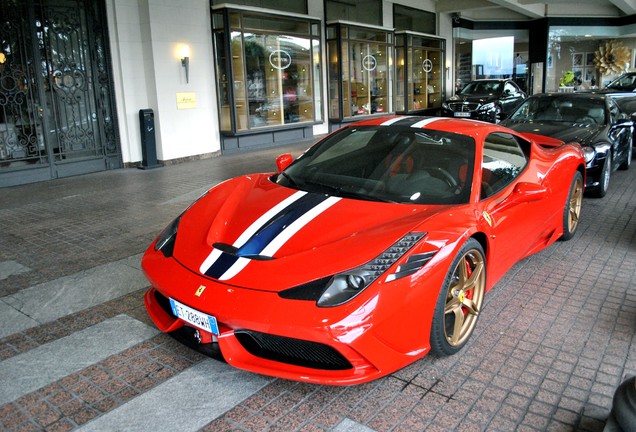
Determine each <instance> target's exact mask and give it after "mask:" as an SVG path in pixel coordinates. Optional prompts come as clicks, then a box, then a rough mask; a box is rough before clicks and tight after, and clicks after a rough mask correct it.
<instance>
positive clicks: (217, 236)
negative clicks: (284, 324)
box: [173, 174, 449, 291]
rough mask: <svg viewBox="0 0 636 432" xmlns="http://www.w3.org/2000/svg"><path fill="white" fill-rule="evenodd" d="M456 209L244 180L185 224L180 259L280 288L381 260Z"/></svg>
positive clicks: (199, 207)
mask: <svg viewBox="0 0 636 432" xmlns="http://www.w3.org/2000/svg"><path fill="white" fill-rule="evenodd" d="M448 208H449V206H424V205H408V204H392V203H380V202H371V201H361V200H354V199H348V198H339V197H330V196H326V195H323V194H315V193H308V192H301V191H298V190H295V189H290V188H286V187H282V186H279V185H277V184H275V183H273V182H272V181H270V180H269V176H267V175H260V174H259V175H254V176H244V177H238V178H236V179H233V180H230V181H228V182H225V183H223V184H221V185H219V186H217V187H215V188H213V189H212V190H210V191H209V192H208V194H207V195H206V196H204V197H203V198H201V199H200V200H199V201H198V202H196V203H195V204H194V205H193V206H191V207H190V209H189V210H188V211H186V212H185V213H184V214H183V216H182V218H181V221H180V224H179V229H178V233H177V240H176V244H175V249H174V254H173V256H174V258H175V259H176V260H177V261H179V262H180V263H181V264H182V265H184V266H186V267H187V268H188V269H190V270H191V271H193V272H196V273H199V274H205V275H206V276H208V277H210V278H212V279H217V280H220V281H222V282H224V283H226V284H229V285H234V286H239V287H244V288H253V289H260V290H268V291H278V290H281V289H286V288H290V287H293V286H296V285H299V284H302V283H306V282H309V281H313V280H316V279H320V278H323V277H327V276H331V275H333V274H335V273H338V272H341V271H344V270H349V269H351V268H354V267H357V266H359V265H361V264H364V263H366V262H368V261H371V260H372V259H374V258H376V257H377V256H378V255H380V254H381V253H382V252H384V251H385V250H386V249H387V248H389V247H390V246H391V245H392V244H393V243H395V242H396V241H397V240H399V239H401V238H402V237H403V236H404V235H405V234H407V233H409V232H413V231H422V230H423V228H422V222H423V221H426V220H428V219H430V218H431V217H433V216H434V215H438V214H439V212H440V211H443V210H444V209H448Z"/></svg>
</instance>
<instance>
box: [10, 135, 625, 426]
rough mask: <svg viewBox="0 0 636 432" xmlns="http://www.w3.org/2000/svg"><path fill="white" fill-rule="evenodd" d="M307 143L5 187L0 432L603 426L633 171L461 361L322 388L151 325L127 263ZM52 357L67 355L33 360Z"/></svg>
mask: <svg viewBox="0 0 636 432" xmlns="http://www.w3.org/2000/svg"><path fill="white" fill-rule="evenodd" d="M305 147H306V145H299V146H292V147H288V148H284V149H271V150H264V151H256V152H251V153H245V154H241V155H229V156H222V157H218V158H214V159H208V160H202V161H195V162H188V163H184V164H181V165H173V166H168V167H163V168H159V169H156V170H149V171H142V170H135V169H128V170H117V171H110V172H104V173H97V174H90V175H85V176H80V177H74V178H69V179H61V180H56V181H51V182H46V183H39V184H34V185H26V186H19V187H14V188H8V189H1V190H0V223H1V225H2V234H1V235H0V324H1V327H2V329H0V430H3V431H4V430H6V431H14V430H72V429H86V430H148V429H149V428H151V429H158V430H175V429H178V430H185V431H190V430H193V431H194V430H206V431H215V432H216V431H226V430H227V431H336V432H345V431H351V432H353V431H357V432H365V431H437V430H439V431H448V430H463V431H512V430H516V431H545V430H548V431H572V430H582V431H601V430H602V429H603V427H604V424H605V420H606V418H607V416H608V414H609V409H610V407H611V400H612V395H613V392H614V390H615V388H616V387H617V386H618V384H619V383H620V382H621V381H622V380H623V379H624V378H625V377H626V376H629V375H635V374H636V340H635V333H636V332H635V330H636V289H635V282H634V281H635V280H636V241H635V236H636V169H632V170H630V171H626V172H624V171H619V172H616V173H614V175H613V177H612V181H611V185H610V190H609V193H608V195H607V196H606V197H605V198H603V199H591V198H586V199H585V200H584V203H583V214H582V221H581V225H580V230H579V232H578V233H577V235H576V236H575V237H574V238H573V239H572V240H570V241H568V242H557V243H556V244H554V245H553V246H551V247H550V248H548V249H547V250H545V251H543V252H541V253H539V254H536V255H534V256H531V257H529V258H527V259H525V260H524V261H522V262H520V263H519V264H517V265H516V266H515V267H514V268H513V269H512V270H511V271H509V272H508V274H507V275H506V276H505V277H504V278H503V280H502V281H501V282H500V283H498V284H497V286H495V287H494V288H493V290H492V291H490V292H489V294H488V295H487V296H486V305H485V308H484V310H483V313H482V316H481V318H480V321H479V323H478V325H477V329H476V332H475V334H474V336H473V338H472V339H471V341H470V342H469V344H468V345H467V346H466V347H465V349H464V350H463V351H461V352H460V353H459V354H457V355H455V356H452V357H447V358H436V357H433V356H429V357H426V358H424V359H422V360H420V361H418V362H416V363H414V364H412V365H410V366H409V367H407V368H405V369H403V370H400V371H398V372H396V373H395V374H393V375H391V376H388V377H386V378H383V379H380V380H377V381H374V382H372V383H369V384H364V385H360V386H352V387H326V386H317V385H308V384H303V383H296V382H291V381H285V380H278V379H271V378H268V377H262V376H258V375H254V374H249V373H246V372H242V371H237V370H235V369H233V368H230V367H229V366H227V365H225V364H224V363H222V362H219V361H217V360H213V359H210V358H207V357H204V356H202V355H201V354H199V353H197V352H195V351H192V350H190V349H189V348H187V347H185V346H183V345H181V344H180V343H177V342H176V341H175V340H173V339H172V338H170V337H168V336H166V335H163V334H157V333H156V330H155V329H154V326H153V325H152V323H151V322H150V321H149V319H148V317H147V315H146V314H145V311H144V309H143V302H142V297H143V293H144V291H145V289H146V286H145V285H144V283H143V282H141V284H140V280H141V279H139V270H138V263H134V262H132V263H131V264H130V265H123V266H122V263H127V262H129V261H134V260H136V259H138V258H137V257H138V256H139V254H141V253H142V252H143V251H144V249H145V248H146V247H147V245H148V244H149V243H150V242H151V241H152V239H153V238H154V237H155V236H156V235H157V233H158V232H159V231H160V230H161V229H162V228H163V227H164V226H165V224H166V223H168V222H169V221H170V220H171V219H172V218H173V217H174V216H176V215H177V214H178V213H179V212H181V210H182V209H183V208H185V207H186V206H187V205H188V204H189V203H190V202H191V201H192V200H194V199H196V197H198V195H200V194H201V193H202V192H204V191H205V190H206V189H207V188H208V187H210V186H212V185H213V184H215V183H218V182H220V181H223V180H224V179H226V178H229V177H232V176H235V175H239V174H244V173H249V172H257V171H271V170H274V157H275V156H276V155H277V154H279V153H282V152H283V151H291V152H292V153H293V154H294V155H297V154H299V152H300V151H302V150H303V149H304V148H305ZM131 257H132V258H131ZM109 280H112V281H117V284H116V287H115V284H109ZM64 293H66V295H67V297H66V300H60V299H64V298H65V297H64V295H62V294H64ZM71 299H74V300H71ZM114 320H115V321H114ZM113 322H117V323H118V325H119V326H120V327H121V334H117V332H114V333H112V332H111V330H106V329H110V328H112V327H111V326H112V323H113ZM10 326H11V327H10ZM3 329H4V330H3ZM1 331H4V333H1ZM395 331H396V332H417V331H418V329H399V328H396V329H395ZM95 334H97V335H98V336H94V335H95ZM84 335H91V337H92V338H95V337H104V338H105V340H108V344H105V343H104V344H98V345H99V346H94V347H93V346H88V345H86V344H82V343H80V342H79V340H81V337H82V336H84ZM103 345H108V346H103ZM60 355H65V356H66V357H62V358H67V359H68V361H67V362H68V363H73V364H74V365H76V366H74V367H73V368H71V367H70V366H69V365H67V364H59V363H64V362H63V361H57V363H58V364H48V363H46V364H44V365H43V364H42V361H41V360H39V358H40V357H46V358H51V359H54V358H58V357H56V356H60ZM82 361H85V362H88V363H82ZM54 363H55V362H54ZM17 371H20V376H16V375H15V373H16V372H17ZM29 374H31V375H32V376H33V379H32V380H29V379H28V377H29Z"/></svg>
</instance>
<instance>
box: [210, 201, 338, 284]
mask: <svg viewBox="0 0 636 432" xmlns="http://www.w3.org/2000/svg"><path fill="white" fill-rule="evenodd" d="M338 201H340V198H338V197H329V198H327V199H326V200H325V201H323V202H321V203H320V204H318V205H317V206H316V207H314V208H312V209H311V210H309V211H308V212H307V213H305V214H304V215H302V216H301V217H299V218H298V219H296V220H295V221H294V222H293V223H291V224H290V225H289V226H288V227H287V228H285V229H284V230H283V231H282V232H281V233H280V234H278V235H277V236H276V237H275V238H274V239H273V240H272V241H271V242H269V244H268V245H267V246H265V249H263V251H262V252H261V253H260V255H264V256H270V257H271V256H274V254H275V253H276V251H277V250H278V249H280V248H281V247H282V246H283V245H284V244H285V243H287V241H288V240H289V239H290V238H292V237H293V235H294V234H296V233H297V232H298V231H300V229H301V228H302V227H304V226H305V225H307V224H308V223H309V222H311V221H312V220H313V219H315V218H316V217H317V216H318V215H320V214H321V213H322V212H324V211H325V210H327V209H328V208H329V207H331V206H332V205H334V204H335V203H337V202H338ZM249 262H250V260H249V259H247V258H239V260H238V261H237V262H235V263H234V264H233V265H232V267H230V268H229V269H228V270H227V271H226V272H225V273H223V275H222V276H221V277H220V278H219V280H228V279H231V278H233V277H234V276H236V275H237V274H239V272H240V271H241V270H243V269H244V268H245V266H246V265H247V264H248V263H249Z"/></svg>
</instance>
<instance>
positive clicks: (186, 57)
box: [179, 45, 190, 83]
mask: <svg viewBox="0 0 636 432" xmlns="http://www.w3.org/2000/svg"><path fill="white" fill-rule="evenodd" d="M179 55H180V56H181V66H183V67H184V69H185V76H186V83H189V82H190V47H189V46H187V45H183V46H182V47H181V49H179Z"/></svg>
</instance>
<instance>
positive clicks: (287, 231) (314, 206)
mask: <svg viewBox="0 0 636 432" xmlns="http://www.w3.org/2000/svg"><path fill="white" fill-rule="evenodd" d="M296 195H297V196H296ZM292 197H294V199H287V200H285V201H283V202H281V203H279V204H278V205H276V206H275V207H273V208H272V209H271V210H270V211H268V212H266V213H265V214H264V215H263V216H261V217H260V218H259V219H258V220H257V221H256V222H254V223H253V224H252V225H251V226H250V227H249V228H248V229H247V230H245V231H244V232H243V233H242V234H241V235H240V236H239V238H238V239H237V241H236V242H234V245H233V246H234V247H235V248H237V249H236V252H235V253H227V252H222V251H219V250H218V249H216V248H215V249H213V250H212V252H211V253H210V255H209V256H208V257H207V258H206V260H205V261H204V262H203V264H201V267H200V269H199V270H200V271H201V273H203V274H205V275H207V276H210V277H213V278H215V279H219V280H228V279H231V278H232V277H234V276H236V275H237V274H238V273H239V272H240V271H241V270H242V269H243V268H244V267H245V266H246V265H247V264H248V263H249V261H250V259H251V258H255V257H257V256H258V257H260V258H262V257H272V256H273V255H274V253H276V251H278V250H279V249H280V248H281V247H282V246H283V245H284V244H285V243H286V242H287V241H288V240H289V239H290V238H291V237H292V236H293V235H294V234H295V233H297V232H298V231H299V230H300V229H301V228H302V227H304V226H305V225H307V224H308V223H309V222H310V221H311V220H313V219H314V218H316V217H317V216H318V215H320V214H321V213H322V212H324V211H325V210H326V209H328V208H329V207H331V206H332V205H333V204H335V203H336V202H338V201H339V200H340V198H337V197H328V196H326V195H321V194H307V193H306V192H302V193H301V192H298V193H296V194H294V195H292ZM292 197H290V198H292Z"/></svg>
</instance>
